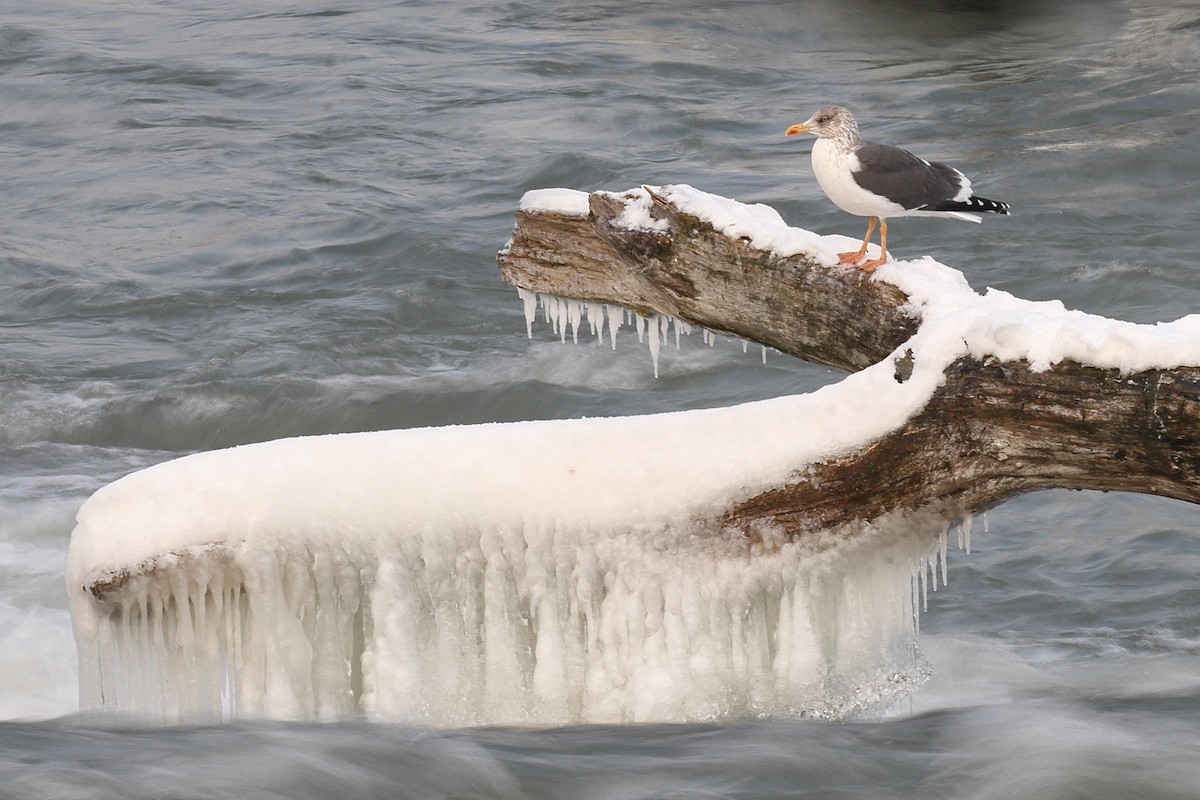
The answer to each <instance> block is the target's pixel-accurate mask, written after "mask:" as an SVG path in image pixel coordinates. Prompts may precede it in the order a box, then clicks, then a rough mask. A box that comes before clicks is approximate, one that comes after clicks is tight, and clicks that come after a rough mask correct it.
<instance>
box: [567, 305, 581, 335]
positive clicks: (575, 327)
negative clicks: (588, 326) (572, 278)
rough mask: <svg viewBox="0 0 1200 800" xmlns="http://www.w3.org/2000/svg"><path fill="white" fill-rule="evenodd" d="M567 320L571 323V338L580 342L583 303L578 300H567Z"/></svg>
mask: <svg viewBox="0 0 1200 800" xmlns="http://www.w3.org/2000/svg"><path fill="white" fill-rule="evenodd" d="M567 321H568V322H569V323H570V325H571V340H572V341H573V342H574V343H575V344H579V324H580V322H582V321H583V303H581V302H579V301H578V300H568V301H567Z"/></svg>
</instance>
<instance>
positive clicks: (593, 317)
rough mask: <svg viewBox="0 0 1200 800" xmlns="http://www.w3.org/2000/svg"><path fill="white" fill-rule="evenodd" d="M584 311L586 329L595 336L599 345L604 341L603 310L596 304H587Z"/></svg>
mask: <svg viewBox="0 0 1200 800" xmlns="http://www.w3.org/2000/svg"><path fill="white" fill-rule="evenodd" d="M584 311H586V312H587V320H588V328H589V329H590V330H591V332H592V333H594V334H596V343H597V344H599V343H600V342H602V341H604V309H603V307H601V306H599V305H597V304H596V303H588V304H586V305H585V306H584Z"/></svg>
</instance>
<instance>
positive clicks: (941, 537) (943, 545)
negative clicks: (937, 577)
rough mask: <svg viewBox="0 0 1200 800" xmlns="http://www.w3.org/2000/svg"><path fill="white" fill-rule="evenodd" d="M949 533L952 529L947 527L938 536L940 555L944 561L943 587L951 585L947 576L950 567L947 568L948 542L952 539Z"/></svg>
mask: <svg viewBox="0 0 1200 800" xmlns="http://www.w3.org/2000/svg"><path fill="white" fill-rule="evenodd" d="M949 533H950V528H949V527H948V526H947V527H945V528H942V532H941V534H940V535H939V536H938V554H939V555H940V556H941V559H942V586H946V585H948V584H949V581H948V580H947V576H946V573H947V571H948V567H947V566H946V550H947V548H946V540H947V539H949V538H950V537H949Z"/></svg>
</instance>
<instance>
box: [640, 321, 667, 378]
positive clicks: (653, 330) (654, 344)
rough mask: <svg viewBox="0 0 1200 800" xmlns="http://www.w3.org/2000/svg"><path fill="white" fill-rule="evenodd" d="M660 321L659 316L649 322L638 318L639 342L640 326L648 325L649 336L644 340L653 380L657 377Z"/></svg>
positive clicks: (660, 344) (660, 342)
mask: <svg viewBox="0 0 1200 800" xmlns="http://www.w3.org/2000/svg"><path fill="white" fill-rule="evenodd" d="M661 320H662V317H661V315H659V314H655V315H654V317H653V318H652V319H650V320H646V319H645V317H642V316H639V317H638V339H639V340H640V339H641V333H642V331H641V328H642V325H643V324H646V323H648V327H649V334H650V335H649V336H648V337H647V338H646V342H647V343H648V344H649V345H650V361H651V363H653V364H654V377H655V378H657V377H658V352H659V348H660V347H661V346H662V336H661V335H660V334H659V330H660V322H661Z"/></svg>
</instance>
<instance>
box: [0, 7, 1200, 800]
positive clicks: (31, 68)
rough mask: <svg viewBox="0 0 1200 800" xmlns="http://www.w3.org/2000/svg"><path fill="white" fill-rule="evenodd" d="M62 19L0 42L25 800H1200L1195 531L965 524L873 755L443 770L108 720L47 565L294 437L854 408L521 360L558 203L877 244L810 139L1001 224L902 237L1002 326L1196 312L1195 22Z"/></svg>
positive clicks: (1003, 15)
mask: <svg viewBox="0 0 1200 800" xmlns="http://www.w3.org/2000/svg"><path fill="white" fill-rule="evenodd" d="M1047 6H1048V4H1041V3H1032V2H1028V3H1026V2H1019V1H1016V0H1014V1H1013V2H1001V0H996V2H990V3H982V4H980V3H956V2H949V1H947V2H941V3H937V2H930V3H924V4H908V3H904V4H901V3H890V2H884V0H849V2H842V3H836V4H834V3H827V4H826V3H821V4H792V3H767V2H745V3H736V4H709V3H704V2H696V3H687V4H680V3H674V2H672V3H666V2H660V3H655V2H649V3H627V2H605V3H590V4H586V5H579V6H576V5H573V4H565V3H564V4H554V3H510V4H502V5H498V4H470V3H460V2H444V3H420V2H413V3H407V4H403V5H399V6H387V7H375V6H373V5H371V4H368V3H365V2H356V1H355V0H345V2H339V3H336V4H335V3H330V4H328V5H327V6H311V5H309V4H302V3H296V2H270V1H269V0H259V1H258V2H249V3H216V2H213V3H205V4H199V3H196V4H189V5H188V6H186V7H184V6H171V5H163V4H151V3H142V2H134V1H132V0H131V1H130V2H121V3H107V4H93V3H82V2H70V1H69V0H63V1H61V2H54V1H53V0H52V2H48V3H40V4H36V5H34V4H28V5H25V4H20V5H19V6H18V7H17V8H6V9H5V14H4V26H3V28H2V29H0V164H2V165H3V168H2V169H0V192H2V195H3V197H4V198H5V202H4V208H3V211H2V212H0V297H3V298H4V300H3V302H2V303H0V397H2V398H3V402H0V718H4V719H7V720H10V721H9V722H5V723H3V724H2V725H0V753H2V755H0V774H2V776H3V780H2V781H0V787H3V788H0V796H13V797H109V796H111V797H150V796H160V797H161V796H177V797H185V796H186V797H226V796H230V795H232V794H235V793H242V794H244V795H246V796H256V797H270V796H280V797H283V796H287V797H330V796H335V795H352V796H374V795H383V794H386V795H387V796H411V797H432V796H489V797H508V796H513V797H524V796H528V797H538V796H547V797H550V796H580V797H673V796H688V797H697V796H699V797H775V796H781V795H804V796H813V797H913V796H926V795H928V796H934V797H970V798H993V797H995V798H1006V797H1029V796H1038V797H1045V798H1075V797H1079V798H1082V797H1088V798H1103V797H1113V798H1118V797H1119V798H1126V797H1132V796H1137V797H1154V798H1174V797H1180V798H1182V797H1189V798H1190V797H1194V796H1195V794H1196V787H1197V786H1200V766H1198V765H1197V764H1196V761H1195V758H1194V755H1193V754H1194V752H1195V748H1196V747H1197V745H1198V744H1200V722H1198V721H1197V720H1200V714H1198V713H1197V712H1198V711H1200V671H1198V670H1197V663H1198V662H1197V658H1198V657H1200V594H1198V592H1197V589H1196V585H1195V575H1196V574H1197V572H1198V571H1200V539H1198V538H1197V536H1196V529H1197V522H1198V521H1200V514H1198V513H1197V511H1196V510H1195V509H1194V508H1191V507H1189V506H1186V505H1183V504H1178V503H1174V502H1171V501H1166V500H1160V499H1155V498H1140V497H1130V496H1118V495H1096V494H1091V493H1071V492H1050V493H1042V494H1038V495H1031V496H1028V497H1024V498H1020V499H1017V500H1014V501H1011V502H1009V503H1007V504H1005V505H1004V506H1002V507H1000V508H999V509H996V510H994V511H992V512H991V513H990V514H989V519H988V530H987V531H984V530H983V525H982V521H981V520H977V521H976V524H975V530H974V532H973V537H972V538H973V545H974V547H973V552H972V554H971V555H969V556H968V555H965V554H958V553H954V552H952V553H951V568H950V586H949V588H948V590H943V591H940V592H938V593H937V594H936V595H934V596H933V597H932V598H931V602H930V610H929V613H928V614H926V615H925V617H924V618H923V620H922V648H923V650H924V653H925V655H926V657H927V658H928V659H929V660H930V662H931V665H932V668H933V677H932V678H931V680H930V681H929V682H928V683H927V684H926V685H925V686H924V687H922V688H921V689H920V690H919V691H918V692H916V693H915V694H914V695H913V696H912V698H911V699H910V700H909V701H907V703H906V704H905V706H904V707H903V708H897V709H891V710H888V711H886V712H883V713H882V716H879V717H876V718H873V719H864V720H861V721H856V722H851V723H846V724H838V725H822V724H815V723H811V722H804V721H801V720H795V719H787V718H777V719H767V720H758V721H750V720H729V721H726V722H720V723H716V724H713V725H685V726H675V727H666V726H663V727H636V728H607V727H593V728H581V729H572V730H568V731H511V730H465V731H448V732H439V731H431V730H424V729H413V728H406V727H402V726H388V725H371V724H368V723H365V722H354V721H348V722H346V723H345V724H341V725H334V726H304V725H282V724H274V723H239V724H238V725H234V726H226V727H217V728H201V729H173V730H170V731H166V732H163V731H145V730H142V729H139V728H138V727H136V726H132V727H123V726H121V725H119V724H117V723H116V722H114V721H112V720H93V719H80V718H78V717H77V716H73V715H74V712H75V710H76V708H77V705H76V703H77V700H76V681H77V675H76V674H75V666H74V646H73V643H72V639H71V634H70V629H69V621H68V619H67V614H66V600H65V595H64V592H63V588H62V582H61V581H62V559H63V555H64V552H65V549H66V543H67V538H68V535H69V533H70V530H71V527H72V517H73V514H74V512H75V509H76V508H77V507H78V506H79V504H80V503H81V502H82V501H83V499H84V498H85V497H87V496H88V495H89V494H90V493H91V492H92V491H94V490H95V489H96V488H98V487H99V486H101V485H103V484H105V483H107V482H109V481H111V480H113V479H115V478H117V477H119V476H121V475H124V474H126V473H128V472H130V471H132V470H134V469H137V468H140V467H144V466H147V465H149V464H153V463H156V462H159V461H163V460H165V459H168V458H172V457H175V456H178V455H181V454H184V453H188V452H193V451H197V450H205V449H211V448H215V447H223V446H228V445H233V444H238V443H244V442H250V441H262V440H268V439H273V438H278V437H282V436H291V435H297V434H316V433H327V432H334V431H348V430H382V429H389V428H401V427H411V426H418V425H444V424H451V423H470V422H481V421H492V420H511V419H528V418H560V417H575V416H584V415H588V416H595V415H603V414H637V413H646V412H650V411H657V410H667V409H675V408H694V407H701V406H716V405H727V404H730V403H735V402H741V401H745V400H750V399H756V398H761V397H770V396H776V395H780V394H783V393H787V392H794V391H804V390H807V389H810V388H813V387H815V386H817V385H820V384H822V383H824V382H827V381H829V380H834V379H836V377H837V376H836V375H833V374H831V373H830V372H828V371H827V370H825V369H824V368H819V367H813V366H808V365H804V364H800V363H797V362H795V361H793V360H791V359H788V358H785V357H783V356H779V355H777V354H772V355H769V356H768V359H767V364H766V365H765V366H764V365H762V364H761V362H760V359H759V355H758V353H757V352H756V350H755V348H751V351H750V353H749V354H748V355H743V354H742V351H741V346H740V344H735V343H729V342H724V341H722V342H720V343H718V344H717V346H716V347H713V348H708V347H705V346H704V345H703V344H702V343H701V342H699V341H698V340H697V341H695V342H692V343H686V342H685V345H684V347H683V349H682V350H681V351H679V352H675V351H674V350H673V349H666V350H664V351H663V353H662V356H661V359H662V360H661V362H660V373H661V376H660V377H659V378H658V379H657V380H655V378H654V377H653V374H652V371H651V368H650V360H649V356H648V354H647V353H646V352H645V351H644V350H643V349H639V348H638V347H637V346H636V344H634V343H633V342H632V339H631V338H630V337H629V336H628V334H626V338H625V339H624V340H623V342H622V343H621V344H620V345H619V346H618V349H617V351H616V352H612V351H610V350H608V349H607V348H603V347H593V346H590V345H589V346H584V345H580V346H571V345H566V346H563V345H560V344H559V343H558V342H557V340H556V338H555V337H553V336H552V335H551V334H550V333H549V331H548V330H546V329H545V328H544V327H543V328H542V329H540V330H538V329H536V328H535V335H534V340H533V341H532V342H531V341H528V340H527V339H526V338H525V331H524V323H523V318H522V314H521V307H520V303H519V301H518V299H517V296H516V293H515V291H513V290H512V289H511V288H510V287H507V286H504V285H503V284H501V282H500V281H499V279H498V278H497V274H496V270H495V266H494V253H495V251H496V250H497V249H498V248H499V247H500V246H502V245H503V243H504V241H505V239H506V238H507V236H508V234H509V231H510V230H511V225H512V215H513V211H514V210H515V207H516V204H517V201H518V200H519V198H520V196H521V194H522V193H523V192H524V191H525V190H527V189H531V188H541V187H546V186H559V185H561V186H569V187H572V188H579V189H599V188H603V189H625V188H629V187H632V186H637V185H640V184H642V183H656V184H662V183H673V182H685V183H691V184H693V185H695V186H697V187H698V188H701V189H704V190H706V191H711V192H715V193H718V194H723V195H727V196H731V197H735V198H737V199H739V200H743V201H748V202H765V203H768V204H770V205H773V206H775V207H777V208H778V209H780V211H781V212H782V213H783V214H784V215H785V217H787V218H788V219H789V220H792V221H793V222H794V223H795V224H798V225H802V226H804V227H808V228H812V229H816V230H819V231H822V232H837V233H844V234H846V235H850V236H858V235H860V234H861V233H862V232H863V225H862V222H861V220H858V219H854V218H850V217H848V216H846V215H844V214H842V213H841V212H839V211H838V210H837V209H836V208H833V207H832V206H831V205H830V204H829V203H828V201H826V200H825V199H824V197H823V196H822V195H821V194H820V192H819V189H818V188H817V187H816V185H815V182H814V181H813V180H812V179H811V174H810V168H809V165H808V158H807V150H808V146H807V145H806V144H804V143H802V142H797V141H796V140H795V139H785V138H784V137H783V135H782V132H783V130H784V128H786V127H787V126H788V125H789V124H791V123H793V122H797V121H800V120H802V119H804V118H806V117H807V116H808V115H809V114H810V113H811V112H812V110H813V109H815V108H816V107H818V106H819V105H821V104H823V103H825V102H827V101H830V100H835V101H838V102H842V103H844V104H846V105H848V106H850V107H851V108H852V109H853V110H854V111H855V112H856V113H857V115H858V116H859V119H860V122H861V124H862V126H863V128H864V133H865V134H866V135H867V136H868V137H875V138H878V139H880V140H883V141H891V142H895V143H898V144H903V145H906V146H909V147H911V148H913V149H914V150H916V151H917V152H919V153H921V154H922V155H925V156H926V157H932V158H944V159H946V160H948V161H950V162H951V163H955V164H958V165H959V166H961V167H963V168H964V170H965V171H967V172H968V173H969V174H970V175H971V176H972V177H973V178H974V180H975V183H976V187H977V189H978V190H979V191H980V193H981V194H983V195H984V196H987V197H993V198H996V199H1000V200H1005V201H1008V202H1010V203H1012V205H1013V210H1014V216H1013V217H1011V218H1009V219H999V220H996V219H989V220H987V221H986V223H985V224H984V225H982V226H978V227H977V226H969V225H959V224H956V223H953V222H943V223H939V222H937V221H927V220H909V221H903V220H902V221H899V222H897V223H896V224H895V225H893V226H891V228H892V230H891V234H892V236H891V242H890V244H891V246H892V249H893V251H894V254H895V255H896V256H898V257H901V258H905V257H917V256H920V255H923V254H925V253H931V254H933V255H935V256H936V257H937V258H938V259H939V260H941V261H943V262H945V263H947V264H950V265H952V266H955V267H958V268H960V269H962V270H963V271H964V272H965V273H966V275H967V277H968V279H969V280H970V281H971V282H972V284H973V285H974V286H976V287H978V288H983V287H985V286H995V287H998V288H1002V289H1005V290H1007V291H1010V292H1012V293H1014V294H1016V295H1018V296H1021V297H1026V298H1030V299H1050V298H1058V299H1061V300H1063V301H1064V302H1065V303H1066V304H1067V305H1068V306H1070V307H1074V308H1082V309H1085V310H1087V311H1092V312H1096V313H1100V314H1104V315H1108V316H1114V317H1120V318H1122V319H1130V320H1134V321H1138V322H1153V321H1157V320H1167V319H1173V318H1176V317H1178V316H1182V315H1184V314H1187V313H1194V312H1196V311H1197V310H1200V272H1197V271H1196V269H1195V266H1194V255H1193V247H1192V237H1193V230H1194V219H1195V216H1196V211H1197V203H1196V202H1195V200H1194V198H1193V197H1192V192H1194V190H1195V188H1196V186H1197V184H1198V183H1200V163H1198V162H1197V160H1196V159H1195V155H1194V154H1195V153H1196V152H1197V150H1198V146H1200V132H1198V131H1200V125H1198V121H1200V114H1198V112H1197V111H1196V110H1195V109H1197V108H1200V102H1198V100H1200V97H1198V95H1200V88H1198V87H1200V80H1198V78H1200V9H1196V8H1195V7H1194V6H1193V5H1192V4H1190V3H1186V2H1183V1H1182V0H1178V1H1177V2H1166V3H1163V2H1150V0H1144V2H1137V0H1110V1H1109V2H1101V3H1093V2H1077V3H1058V4H1054V5H1053V6H1051V7H1047Z"/></svg>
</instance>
